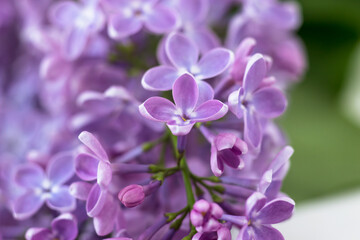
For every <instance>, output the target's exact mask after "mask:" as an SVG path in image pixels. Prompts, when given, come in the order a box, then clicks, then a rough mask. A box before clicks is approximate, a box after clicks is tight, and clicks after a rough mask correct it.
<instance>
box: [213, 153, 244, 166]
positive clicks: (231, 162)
mask: <svg viewBox="0 0 360 240" xmlns="http://www.w3.org/2000/svg"><path fill="white" fill-rule="evenodd" d="M218 159H219V161H223V162H225V163H226V165H228V166H229V167H231V168H235V169H237V168H238V169H242V168H244V164H243V161H240V158H239V156H238V155H236V154H235V153H234V152H233V151H231V150H230V149H226V150H222V151H219V152H218Z"/></svg>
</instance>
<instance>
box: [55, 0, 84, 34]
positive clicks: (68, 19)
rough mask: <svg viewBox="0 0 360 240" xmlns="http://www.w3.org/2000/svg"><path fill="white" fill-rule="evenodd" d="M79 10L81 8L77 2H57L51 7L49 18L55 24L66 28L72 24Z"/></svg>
mask: <svg viewBox="0 0 360 240" xmlns="http://www.w3.org/2000/svg"><path fill="white" fill-rule="evenodd" d="M79 12H80V8H79V6H78V5H77V4H76V3H75V2H72V1H63V2H57V3H55V4H54V5H53V6H52V7H51V8H50V11H49V19H50V21H51V22H52V23H53V24H56V25H58V26H61V27H63V28H66V27H69V26H71V24H72V23H73V21H74V19H75V17H76V16H77V15H78V14H79Z"/></svg>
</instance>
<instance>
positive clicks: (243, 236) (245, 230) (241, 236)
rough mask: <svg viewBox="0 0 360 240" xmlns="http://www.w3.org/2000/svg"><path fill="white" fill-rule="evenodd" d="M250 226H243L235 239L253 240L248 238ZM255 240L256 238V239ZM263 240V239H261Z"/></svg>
mask: <svg viewBox="0 0 360 240" xmlns="http://www.w3.org/2000/svg"><path fill="white" fill-rule="evenodd" d="M251 230H252V229H251V227H248V226H245V227H243V228H242V229H241V230H240V233H239V235H238V237H237V240H253V239H251V238H250V233H249V231H251ZM256 240H257V239H256ZM262 240H265V239H262Z"/></svg>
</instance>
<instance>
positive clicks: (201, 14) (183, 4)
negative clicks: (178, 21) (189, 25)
mask: <svg viewBox="0 0 360 240" xmlns="http://www.w3.org/2000/svg"><path fill="white" fill-rule="evenodd" d="M177 7H178V9H179V12H180V15H181V18H182V19H185V20H187V21H189V22H195V23H199V22H200V21H202V20H204V18H205V17H206V15H207V13H208V11H209V1H207V0H181V1H179V2H178V6H177Z"/></svg>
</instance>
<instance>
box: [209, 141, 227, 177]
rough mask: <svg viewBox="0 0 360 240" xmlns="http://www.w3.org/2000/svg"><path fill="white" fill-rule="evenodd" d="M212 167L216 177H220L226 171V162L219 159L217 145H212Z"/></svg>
mask: <svg viewBox="0 0 360 240" xmlns="http://www.w3.org/2000/svg"><path fill="white" fill-rule="evenodd" d="M210 167H211V171H212V172H213V174H214V175H215V176H216V177H220V176H221V175H222V173H223V172H224V163H223V162H222V161H219V160H218V159H217V150H216V147H215V146H212V147H211V156H210Z"/></svg>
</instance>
